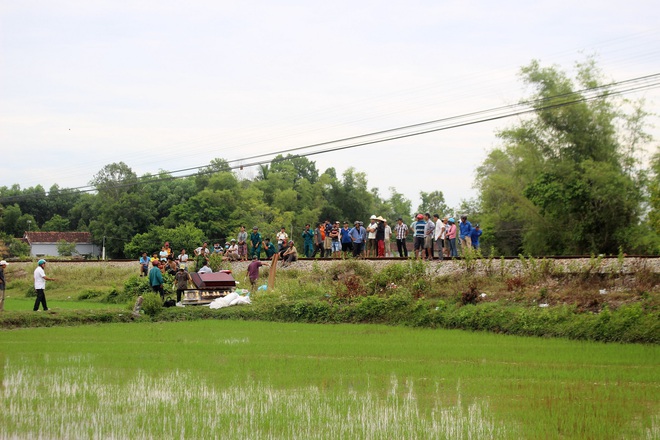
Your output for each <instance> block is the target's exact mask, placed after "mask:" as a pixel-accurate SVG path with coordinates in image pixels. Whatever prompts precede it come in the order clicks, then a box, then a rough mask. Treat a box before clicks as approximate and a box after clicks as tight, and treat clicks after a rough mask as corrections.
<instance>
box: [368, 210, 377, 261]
mask: <svg viewBox="0 0 660 440" xmlns="http://www.w3.org/2000/svg"><path fill="white" fill-rule="evenodd" d="M369 220H371V223H369V226H367V258H369V257H375V256H376V252H377V249H376V228H377V227H378V222H377V221H376V216H375V215H372V216H371V218H370V219H369Z"/></svg>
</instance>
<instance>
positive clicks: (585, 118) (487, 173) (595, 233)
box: [477, 60, 647, 254]
mask: <svg viewBox="0 0 660 440" xmlns="http://www.w3.org/2000/svg"><path fill="white" fill-rule="evenodd" d="M576 67H577V73H576V76H575V79H571V78H570V77H569V76H568V75H567V74H566V73H565V72H563V71H562V70H560V69H559V68H557V67H542V66H541V65H540V63H539V62H537V61H533V62H532V63H531V64H530V65H528V66H526V67H523V68H522V70H521V73H522V78H523V80H524V82H525V83H526V84H527V85H528V86H530V87H531V88H532V90H534V93H533V96H531V99H533V100H534V102H535V104H534V105H535V108H536V112H535V114H534V117H533V118H530V119H526V120H523V121H521V122H519V123H518V124H517V125H515V126H513V127H510V128H507V129H504V130H501V131H500V132H498V137H499V138H500V139H501V141H502V144H503V145H502V147H500V148H497V149H495V150H494V151H492V152H491V153H490V154H489V155H488V157H487V158H486V160H485V161H484V163H483V165H482V166H481V167H479V169H478V172H477V185H478V188H479V190H480V192H481V200H482V209H483V211H484V213H485V214H484V219H483V221H482V223H484V226H485V227H486V228H487V229H490V230H491V231H493V234H494V237H497V235H498V234H497V232H495V231H498V230H501V231H506V232H505V234H507V235H510V239H509V240H508V241H505V249H499V250H500V251H502V250H506V251H508V252H511V253H517V252H524V253H530V254H567V253H577V254H585V253H601V252H602V253H616V252H617V251H618V248H619V246H624V247H626V248H630V246H631V243H633V242H634V240H631V237H630V234H629V232H630V227H631V225H637V224H639V222H640V213H641V200H642V193H641V191H640V187H641V183H640V182H641V181H642V179H643V176H641V175H638V174H636V173H631V172H630V168H629V167H626V163H627V162H626V160H625V158H626V157H629V156H630V154H629V151H630V149H631V148H636V146H632V147H631V145H629V144H626V143H625V140H626V139H628V140H629V142H630V140H632V141H634V142H637V143H638V144H639V142H640V140H642V139H647V138H645V137H644V136H643V135H641V133H640V130H643V127H644V124H643V123H642V120H641V119H643V118H640V113H638V114H637V121H636V123H634V124H626V123H625V122H626V121H631V120H632V119H634V117H631V115H627V114H625V113H623V111H622V110H620V108H621V107H620V106H619V105H618V104H619V102H618V101H617V100H616V98H614V97H612V96H602V97H600V98H597V99H591V100H589V99H585V96H584V94H583V93H582V92H581V91H580V90H585V89H589V88H593V87H600V86H603V85H604V81H603V79H602V74H601V72H600V71H599V70H598V68H597V67H596V65H595V63H594V62H593V60H587V61H586V62H583V63H578V64H577V65H576ZM569 102H570V104H569ZM633 116H634V115H633ZM630 130H632V131H634V132H633V133H630V132H629V131H630ZM497 238H499V237H497ZM495 243H496V245H498V246H499V243H498V241H497V239H496V240H495Z"/></svg>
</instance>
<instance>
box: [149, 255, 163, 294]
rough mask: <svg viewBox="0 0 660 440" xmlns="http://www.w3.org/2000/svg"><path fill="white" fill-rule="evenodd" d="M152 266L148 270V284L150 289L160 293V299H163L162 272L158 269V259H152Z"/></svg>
mask: <svg viewBox="0 0 660 440" xmlns="http://www.w3.org/2000/svg"><path fill="white" fill-rule="evenodd" d="M151 264H152V265H153V267H152V268H151V270H150V271H149V285H151V289H152V290H153V291H154V292H156V293H158V294H160V297H161V299H162V300H163V301H164V300H165V291H164V290H163V284H164V283H165V282H164V281H163V273H162V272H161V271H160V261H158V260H154V261H152V262H151Z"/></svg>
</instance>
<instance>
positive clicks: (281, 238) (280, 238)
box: [276, 226, 289, 252]
mask: <svg viewBox="0 0 660 440" xmlns="http://www.w3.org/2000/svg"><path fill="white" fill-rule="evenodd" d="M276 237H277V251H278V252H282V249H284V246H285V245H286V242H287V240H289V234H287V233H286V229H285V228H284V226H282V227H281V228H280V232H278V233H277V235H276Z"/></svg>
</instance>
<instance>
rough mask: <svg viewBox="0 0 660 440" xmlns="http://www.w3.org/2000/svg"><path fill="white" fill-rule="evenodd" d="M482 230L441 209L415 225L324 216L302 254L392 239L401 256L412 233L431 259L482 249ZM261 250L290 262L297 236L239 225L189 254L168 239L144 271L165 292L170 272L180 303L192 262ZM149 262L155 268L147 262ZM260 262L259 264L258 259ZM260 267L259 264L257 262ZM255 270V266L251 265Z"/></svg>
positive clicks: (335, 253)
mask: <svg viewBox="0 0 660 440" xmlns="http://www.w3.org/2000/svg"><path fill="white" fill-rule="evenodd" d="M481 234H482V231H481V228H480V227H479V224H475V225H474V226H473V225H472V224H471V223H470V222H469V221H468V219H467V216H466V215H463V216H461V218H460V220H459V222H458V224H456V221H455V220H454V218H453V217H444V218H440V216H439V215H438V214H434V215H433V216H431V214H429V213H428V212H427V213H425V214H421V213H420V214H417V215H416V216H415V221H414V222H413V223H412V224H411V225H407V224H405V223H404V222H403V219H402V218H398V219H397V220H396V223H395V224H394V225H393V227H390V225H389V224H388V222H387V219H384V218H383V217H381V216H376V215H372V216H371V218H370V219H369V223H368V224H367V225H366V226H365V225H364V223H363V222H362V221H359V220H356V221H355V222H353V226H352V227H350V226H349V223H348V222H347V221H344V222H343V224H342V223H341V222H339V221H335V222H334V223H333V222H331V221H330V220H325V222H323V223H318V224H317V225H316V227H315V228H314V229H312V227H311V225H310V224H306V225H305V228H304V230H303V231H302V234H301V238H302V242H303V252H302V255H303V256H305V257H306V258H315V257H316V256H317V255H318V256H319V257H320V258H346V257H349V256H352V257H354V258H360V257H365V258H374V257H393V256H395V254H394V252H393V251H392V241H395V242H396V253H397V255H396V256H398V257H403V258H408V257H409V255H408V237H409V236H412V251H413V253H414V257H415V258H418V259H425V260H433V259H440V260H442V259H444V258H452V257H458V246H460V247H461V249H462V252H463V253H465V252H469V251H470V250H473V249H474V250H476V249H479V237H480V236H481ZM262 254H264V255H265V257H266V258H267V259H268V260H272V259H273V257H274V256H275V255H276V254H278V255H279V259H280V260H281V261H282V266H283V267H286V266H288V265H290V264H292V263H293V262H295V261H296V260H297V259H298V250H297V249H296V246H295V243H294V240H292V239H291V238H290V237H289V235H288V234H287V232H286V228H285V227H281V228H280V231H279V232H278V233H277V234H275V237H274V240H273V241H271V239H270V237H263V236H262V235H261V232H259V228H258V227H257V226H254V227H253V228H252V232H251V233H250V234H248V232H247V231H246V228H245V226H241V227H240V229H239V231H238V234H237V236H236V238H235V239H234V238H232V239H231V240H230V241H228V242H227V243H225V245H224V246H223V245H221V244H220V243H214V244H213V247H209V245H208V243H203V244H202V245H201V246H199V247H197V248H196V249H194V251H193V255H192V257H189V256H188V254H187V252H186V250H185V249H181V251H180V252H179V253H178V254H176V255H175V254H174V252H173V250H172V249H171V248H170V244H169V242H165V243H164V244H163V246H162V247H161V250H160V251H159V252H154V253H153V254H152V256H151V257H149V256H148V255H147V253H146V252H144V253H143V254H142V256H141V257H140V261H139V262H140V276H146V277H148V278H149V282H150V284H151V286H152V288H153V290H154V291H155V292H158V293H159V294H160V295H161V296H164V291H163V287H162V286H163V274H165V273H169V274H170V275H172V276H174V277H175V281H176V284H177V305H181V294H182V292H183V290H185V288H186V287H185V286H186V284H187V282H188V280H189V279H190V275H189V274H188V271H189V270H190V268H191V265H190V264H189V263H190V262H193V261H194V263H195V264H194V267H195V270H197V271H198V272H199V273H208V272H212V271H213V270H212V269H211V267H210V265H209V262H210V258H211V256H212V255H218V256H219V257H220V258H221V260H222V261H247V260H248V259H250V260H253V261H260V260H261V258H262ZM149 266H151V269H150V268H149ZM255 266H257V265H255ZM257 267H258V266H257ZM253 271H254V269H253Z"/></svg>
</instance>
